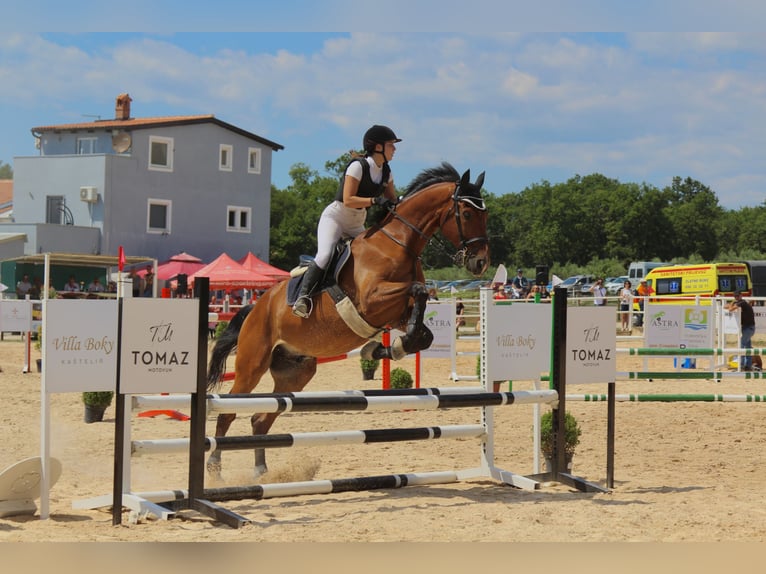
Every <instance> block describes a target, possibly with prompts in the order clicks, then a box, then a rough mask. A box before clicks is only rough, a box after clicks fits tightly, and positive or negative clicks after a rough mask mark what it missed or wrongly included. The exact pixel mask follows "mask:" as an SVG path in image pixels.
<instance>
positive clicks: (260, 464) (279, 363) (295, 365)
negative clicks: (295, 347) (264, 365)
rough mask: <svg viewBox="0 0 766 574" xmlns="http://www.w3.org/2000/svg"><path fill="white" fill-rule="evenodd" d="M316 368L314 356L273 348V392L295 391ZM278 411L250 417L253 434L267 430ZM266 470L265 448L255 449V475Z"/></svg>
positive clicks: (307, 379)
mask: <svg viewBox="0 0 766 574" xmlns="http://www.w3.org/2000/svg"><path fill="white" fill-rule="evenodd" d="M316 370H317V360H316V359H315V358H314V357H306V356H303V355H293V354H291V353H289V352H287V351H286V350H285V349H284V348H283V347H277V348H276V349H274V352H273V353H272V358H271V376H272V378H273V379H274V392H275V393H297V392H299V391H301V390H303V388H304V387H305V386H306V385H307V384H308V382H309V381H310V380H311V379H312V377H313V376H314V374H316ZM278 416H279V413H263V414H254V415H253V416H252V418H251V419H250V424H251V425H252V428H253V435H264V434H267V433H268V432H269V429H271V425H273V424H274V421H275V420H276V418H277V417H278ZM267 470H268V468H267V466H266V450H265V449H262V448H257V449H255V476H256V477H258V476H260V475H262V474H264V473H265V472H266V471H267Z"/></svg>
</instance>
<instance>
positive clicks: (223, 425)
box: [207, 353, 270, 480]
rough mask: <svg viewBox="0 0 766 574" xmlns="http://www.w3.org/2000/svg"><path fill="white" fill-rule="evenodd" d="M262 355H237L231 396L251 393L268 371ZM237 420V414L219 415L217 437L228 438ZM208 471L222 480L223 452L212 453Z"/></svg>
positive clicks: (267, 360)
mask: <svg viewBox="0 0 766 574" xmlns="http://www.w3.org/2000/svg"><path fill="white" fill-rule="evenodd" d="M261 355H262V354H261V353H256V354H245V353H239V354H237V360H236V363H235V369H234V370H235V378H234V384H233V385H232V387H231V389H230V390H229V393H230V394H236V393H249V392H251V391H252V390H253V389H254V388H255V387H256V385H257V384H258V382H259V381H260V380H261V377H262V376H263V375H264V373H265V372H266V369H268V365H269V362H270V361H269V356H268V355H265V356H261ZM236 418H237V414H236V413H221V414H219V415H218V419H217V420H216V425H215V436H217V437H218V436H226V433H227V432H228V431H229V427H231V424H232V423H233V422H234V419H236ZM207 471H208V473H209V474H210V475H212V476H213V477H215V478H217V479H219V480H220V479H221V451H220V450H214V451H213V452H212V453H210V456H209V457H208V459H207Z"/></svg>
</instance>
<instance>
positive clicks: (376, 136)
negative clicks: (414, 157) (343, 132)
mask: <svg viewBox="0 0 766 574" xmlns="http://www.w3.org/2000/svg"><path fill="white" fill-rule="evenodd" d="M390 141H394V142H400V141H402V140H400V139H399V138H398V137H396V134H395V133H394V130H392V129H391V128H389V127H387V126H379V125H377V124H376V125H374V126H372V127H371V128H370V129H368V130H367V131H366V132H364V138H362V145H363V146H364V151H366V152H368V153H372V152H374V151H375V144H384V143H386V142H390Z"/></svg>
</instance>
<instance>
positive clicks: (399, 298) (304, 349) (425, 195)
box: [207, 162, 489, 477]
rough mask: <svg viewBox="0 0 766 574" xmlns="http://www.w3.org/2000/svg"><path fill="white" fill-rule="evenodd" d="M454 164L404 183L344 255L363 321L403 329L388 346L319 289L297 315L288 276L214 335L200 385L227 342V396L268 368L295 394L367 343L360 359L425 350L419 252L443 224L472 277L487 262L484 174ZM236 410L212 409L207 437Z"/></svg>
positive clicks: (221, 431)
mask: <svg viewBox="0 0 766 574" xmlns="http://www.w3.org/2000/svg"><path fill="white" fill-rule="evenodd" d="M470 177H471V175H470V170H467V171H466V172H465V173H464V174H463V175H462V177H461V176H460V175H459V174H458V172H457V171H456V170H455V168H454V167H452V165H450V164H449V163H446V162H444V163H442V164H441V165H440V166H438V167H435V168H431V169H426V170H424V171H423V172H421V173H420V174H419V175H418V176H416V177H415V179H413V181H412V182H411V183H410V184H409V186H408V187H407V190H406V192H405V194H404V195H403V197H402V199H401V201H399V203H398V204H397V205H396V207H395V208H393V209H391V210H390V212H389V213H388V214H387V215H386V216H385V217H384V218H383V220H382V221H381V222H380V223H379V224H377V225H374V226H372V227H370V228H369V229H368V230H366V231H365V232H364V233H362V234H361V235H359V236H357V237H356V238H354V239H353V240H352V241H351V244H350V248H351V257H350V259H349V260H348V261H347V262H346V264H345V265H344V266H343V268H342V269H341V270H340V272H339V274H338V277H337V282H338V285H339V286H340V287H341V288H342V290H343V291H344V292H345V293H346V294H347V296H348V298H349V299H350V300H351V302H353V305H354V307H355V308H356V310H357V311H358V313H359V315H360V316H361V318H362V319H364V321H366V323H367V324H368V325H369V326H371V327H374V328H377V330H378V331H382V330H383V329H385V328H397V329H400V330H401V331H404V333H405V334H404V335H403V336H401V337H399V338H397V339H396V341H395V342H394V343H393V344H392V345H391V347H384V346H383V345H382V344H381V343H379V342H378V341H375V340H370V339H371V338H372V337H370V338H365V337H363V336H361V335H359V334H357V332H356V331H355V330H352V329H351V328H350V327H349V326H347V324H346V322H345V321H344V320H343V318H342V317H341V316H340V315H339V313H338V311H336V307H335V304H334V301H333V299H332V298H331V297H330V295H329V294H328V293H327V292H321V293H319V294H315V295H314V308H313V312H312V313H311V315H310V316H309V317H308V318H306V319H302V318H300V317H296V316H295V315H293V313H292V309H291V307H290V306H288V304H287V293H286V292H287V288H288V281H282V282H281V283H278V284H277V285H275V286H274V287H272V288H271V289H269V290H268V291H266V292H265V293H264V294H263V295H262V296H261V297H260V298H259V299H258V301H257V302H256V303H255V304H254V305H251V306H248V307H244V308H242V309H241V310H240V311H239V313H237V315H235V316H234V317H233V318H232V320H231V322H230V323H229V325H228V327H227V328H226V329H225V330H224V332H223V333H222V334H221V335H220V336H219V338H218V339H217V341H216V343H215V345H214V347H213V351H212V353H211V358H210V365H209V368H208V375H207V381H208V390H210V391H212V390H214V389H215V388H216V386H217V385H218V384H219V382H220V381H221V379H222V376H223V373H224V371H225V366H226V359H227V357H228V356H229V354H230V353H231V352H233V351H234V350H235V349H236V350H237V353H236V361H235V379H234V384H233V386H232V387H231V390H230V393H232V394H235V393H250V392H252V390H253V389H254V388H255V386H256V385H257V384H258V382H259V381H260V379H261V377H262V376H263V375H264V374H265V373H266V371H267V370H270V371H271V376H272V378H273V380H274V390H273V392H274V393H286V392H298V391H301V390H302V389H303V388H304V387H305V386H306V385H307V384H308V382H309V381H310V380H311V378H312V377H313V376H314V374H315V373H316V368H317V358H318V357H335V356H338V355H343V354H345V353H348V352H349V351H351V350H353V349H356V348H358V347H359V346H360V345H362V344H364V343H367V344H366V345H365V346H364V348H363V350H362V356H363V357H365V358H394V359H400V358H402V357H403V356H404V355H406V354H408V353H416V352H418V351H421V350H423V349H427V348H428V347H429V346H430V345H431V342H432V341H433V334H432V333H431V331H430V329H428V327H427V326H426V325H424V323H423V315H424V313H425V309H426V301H427V298H428V291H427V289H426V286H425V283H424V281H425V278H424V275H423V270H422V267H421V264H420V254H421V253H422V252H423V250H424V249H425V247H426V245H427V244H428V242H429V241H430V239H431V237H432V236H433V235H434V234H435V233H436V232H437V231H441V234H442V236H443V237H445V238H446V239H447V240H449V241H450V242H451V243H452V244H453V245H454V246H455V247H456V249H458V252H457V254H456V255H455V262H456V264H462V265H464V266H465V267H466V269H468V271H470V272H471V273H472V274H473V275H474V276H477V277H478V276H480V275H482V274H483V273H484V272H485V271H486V269H487V267H488V266H489V239H488V237H487V209H486V206H485V204H484V199H483V198H482V195H481V186H482V184H483V183H484V173H483V172H482V174H481V175H480V176H479V177H478V178H477V179H476V181H475V182H474V183H471V181H470ZM278 414H279V413H263V414H254V415H253V416H252V418H251V420H250V422H251V426H252V432H253V434H254V435H265V434H267V433H268V431H269V429H270V428H271V426H272V424H273V423H274V421H275V419H276V418H277V416H278ZM236 416H237V415H236V414H235V413H222V414H220V415H218V419H217V424H216V434H215V436H218V437H220V436H225V435H226V432H227V431H228V429H229V427H230V426H231V423H232V422H233V421H234V419H235V418H236ZM207 469H208V472H210V473H211V474H214V475H216V476H220V470H221V451H219V450H215V451H213V452H212V453H211V455H210V457H209V458H208V462H207ZM266 471H267V467H266V454H265V451H264V449H256V450H255V476H256V477H257V476H259V475H261V474H263V473H265V472H266Z"/></svg>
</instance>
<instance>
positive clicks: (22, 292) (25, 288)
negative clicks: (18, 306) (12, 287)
mask: <svg viewBox="0 0 766 574" xmlns="http://www.w3.org/2000/svg"><path fill="white" fill-rule="evenodd" d="M31 290H32V284H31V283H30V282H29V275H27V274H26V273H24V275H23V276H22V277H21V280H20V281H19V282H18V283H16V297H17V298H18V299H26V298H27V295H28V294H29V296H30V297H31V296H32V295H31V293H30V291H31Z"/></svg>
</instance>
